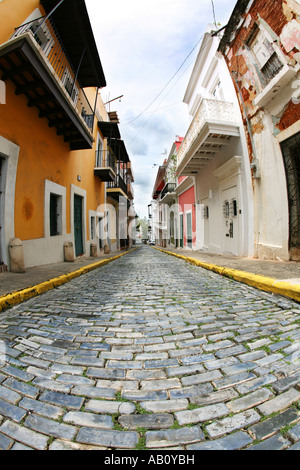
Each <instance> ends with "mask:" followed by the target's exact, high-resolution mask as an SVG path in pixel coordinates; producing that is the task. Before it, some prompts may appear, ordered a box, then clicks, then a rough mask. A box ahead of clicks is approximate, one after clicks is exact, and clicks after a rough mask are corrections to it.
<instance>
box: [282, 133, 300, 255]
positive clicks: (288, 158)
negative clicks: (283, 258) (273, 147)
mask: <svg viewBox="0 0 300 470" xmlns="http://www.w3.org/2000/svg"><path fill="white" fill-rule="evenodd" d="M292 141H294V146H297V143H298V142H300V132H297V133H296V134H294V135H291V136H290V137H289V138H287V139H285V140H283V141H282V142H280V147H281V153H282V158H283V163H284V169H285V177H286V190H287V197H288V221H289V228H288V237H289V239H288V249H289V254H290V259H291V260H293V261H300V233H299V226H300V215H299V212H300V187H299V185H300V181H299V175H300V162H299V163H298V162H296V159H295V157H294V154H293V153H292V152H290V151H289V148H288V149H287V151H285V148H284V147H285V146H287V145H288V143H289V142H292ZM298 165H299V166H298ZM294 231H295V234H296V232H298V234H297V235H298V236H297V240H296V237H295V238H294V233H293V232H294Z"/></svg>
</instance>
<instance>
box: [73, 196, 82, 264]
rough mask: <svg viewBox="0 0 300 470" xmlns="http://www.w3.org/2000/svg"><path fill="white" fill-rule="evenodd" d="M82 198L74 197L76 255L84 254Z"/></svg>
mask: <svg viewBox="0 0 300 470" xmlns="http://www.w3.org/2000/svg"><path fill="white" fill-rule="evenodd" d="M82 228H83V227H82V197H80V196H77V194H75V195H74V236H75V254H76V256H80V255H82V254H83V237H82Z"/></svg>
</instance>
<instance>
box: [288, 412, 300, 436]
mask: <svg viewBox="0 0 300 470" xmlns="http://www.w3.org/2000/svg"><path fill="white" fill-rule="evenodd" d="M298 418H299V416H298ZM286 435H287V437H288V438H289V439H291V440H292V441H293V442H297V441H300V424H296V426H294V427H293V428H291V429H290V430H289V431H288V432H287V434H286Z"/></svg>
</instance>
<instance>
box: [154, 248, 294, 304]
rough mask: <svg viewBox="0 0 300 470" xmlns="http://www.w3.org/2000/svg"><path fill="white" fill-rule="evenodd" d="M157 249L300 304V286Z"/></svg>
mask: <svg viewBox="0 0 300 470" xmlns="http://www.w3.org/2000/svg"><path fill="white" fill-rule="evenodd" d="M153 248H155V247H153ZM155 249H156V250H159V251H161V252H162V253H166V254H168V255H171V256H175V257H176V258H180V259H183V260H184V261H187V262H188V263H190V264H194V265H195V266H199V267H201V268H204V269H208V270H210V271H213V272H215V273H218V274H220V275H222V276H225V277H228V278H230V279H234V280H235V281H239V282H243V283H245V284H248V285H249V286H252V287H256V288H257V289H260V290H263V291H266V292H273V293H274V294H279V295H283V296H284V297H289V298H291V299H293V300H296V301H298V302H300V285H299V284H291V283H290V282H288V281H278V280H277V279H273V278H270V277H266V276H261V275H259V274H252V273H248V272H246V271H239V270H237V269H231V268H226V267H224V266H218V265H216V264H211V263H206V262H204V261H200V260H197V259H195V258H191V257H190V256H183V255H179V254H177V253H173V252H171V251H167V250H164V249H160V248H155Z"/></svg>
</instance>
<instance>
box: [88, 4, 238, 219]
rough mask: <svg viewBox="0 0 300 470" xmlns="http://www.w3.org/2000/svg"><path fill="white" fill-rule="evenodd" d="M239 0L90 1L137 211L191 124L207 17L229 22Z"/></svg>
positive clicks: (142, 211)
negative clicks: (191, 85)
mask: <svg viewBox="0 0 300 470" xmlns="http://www.w3.org/2000/svg"><path fill="white" fill-rule="evenodd" d="M235 4H236V0H226V1H224V0H151V1H150V0H126V1H124V0H109V1H108V2H102V1H99V0H86V5H87V9H88V12H89V16H90V21H91V24H92V28H93V32H94V36H95V40H96V43H97V47H98V51H99V55H100V59H101V63H102V67H103V70H104V75H105V78H106V82H107V86H106V87H105V88H103V89H102V90H101V96H102V99H103V101H104V103H106V102H108V101H110V100H114V99H115V98H118V97H119V96H122V95H123V97H122V98H121V100H119V99H117V100H114V101H112V102H111V103H110V104H107V105H106V108H107V110H108V111H117V113H118V117H119V120H120V124H119V129H120V133H121V138H122V140H124V142H125V146H126V149H127V152H128V154H129V157H130V159H131V161H132V165H133V172H134V176H135V182H134V185H133V188H134V205H135V210H136V212H137V214H138V215H139V217H141V218H143V217H147V216H148V204H150V202H151V199H152V191H153V186H154V183H155V178H156V174H157V170H158V166H159V165H162V164H163V161H164V159H165V158H167V157H168V156H169V153H170V151H171V147H172V145H173V143H174V141H175V139H176V136H181V137H184V135H185V133H186V131H187V129H188V127H189V122H190V121H189V115H188V110H187V105H186V104H184V103H183V101H182V100H183V97H184V94H185V90H186V87H187V85H188V81H189V78H190V75H191V73H192V70H193V66H194V63H195V60H196V57H197V54H198V51H199V48H200V44H201V39H202V37H203V34H204V33H205V31H206V29H207V26H208V24H209V23H214V22H216V23H217V24H218V25H220V27H221V26H225V25H226V24H227V21H228V19H229V18H230V16H231V13H232V11H233V8H234V6H235Z"/></svg>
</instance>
